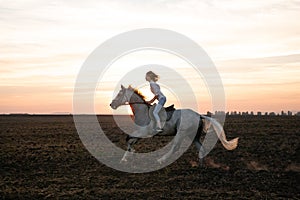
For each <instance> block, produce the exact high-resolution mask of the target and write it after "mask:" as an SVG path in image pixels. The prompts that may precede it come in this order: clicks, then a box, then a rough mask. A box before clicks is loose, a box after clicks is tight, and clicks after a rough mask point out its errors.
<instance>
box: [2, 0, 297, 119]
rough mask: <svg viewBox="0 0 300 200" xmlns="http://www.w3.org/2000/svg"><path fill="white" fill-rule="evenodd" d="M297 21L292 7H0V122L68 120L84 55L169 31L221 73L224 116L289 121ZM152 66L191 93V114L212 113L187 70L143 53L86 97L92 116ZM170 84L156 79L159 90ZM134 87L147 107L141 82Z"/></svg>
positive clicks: (234, 3)
mask: <svg viewBox="0 0 300 200" xmlns="http://www.w3.org/2000/svg"><path fill="white" fill-rule="evenodd" d="M299 11H300V2H299V1H293V0H290V1H288V0H285V1H284V0H265V1H261V0H251V1H250V0H249V1H238V0H226V1H223V0H212V1H210V0H204V1H198V0H173V1H171V0H170V1H167V0H153V1H139V0H107V1H96V0H92V1H89V0H87V1H77V0H75V1H65V0H57V1H40V0H27V1H15V0H4V1H1V4H0V30H1V36H0V95H1V96H0V114H1V113H72V98H73V88H74V83H75V80H76V76H77V74H78V72H79V70H80V67H81V66H82V64H83V63H84V61H85V60H86V58H87V57H88V55H89V54H90V53H91V52H92V51H93V50H94V49H95V48H96V47H97V46H99V45H100V44H101V43H102V42H104V41H106V40H107V39H109V38H111V37H113V36H115V35H118V34H120V33H122V32H125V31H130V30H133V29H138V28H162V29H169V30H173V31H176V32H179V33H181V34H184V35H185V36H187V37H189V38H190V39H192V40H194V41H195V42H197V43H198V44H199V45H200V46H201V47H202V48H203V49H204V50H205V51H206V52H207V53H208V55H209V56H210V57H211V59H212V60H213V61H214V63H215V65H216V67H217V69H218V71H219V73H220V76H221V78H222V81H223V85H224V90H225V95H226V111H234V110H236V111H254V112H257V111H262V112H266V111H268V112H271V111H274V112H280V111H281V110H284V111H288V110H290V111H293V112H298V111H300V78H299V77H300V23H299V19H300V12H299ZM152 63H156V64H164V65H168V66H170V67H174V69H176V70H177V71H178V72H179V73H181V74H182V76H184V77H185V78H186V79H188V80H189V81H190V83H191V84H195V83H198V84H199V86H197V87H195V88H193V89H195V95H196V96H197V98H198V101H199V105H198V111H199V112H201V113H205V112H206V111H207V110H210V109H211V107H210V98H209V93H208V91H207V89H206V88H205V84H203V80H200V79H201V78H200V77H199V76H197V75H195V73H193V70H192V69H191V68H189V66H187V64H186V63H184V62H182V61H181V60H180V59H179V58H176V57H175V56H173V55H166V54H165V53H162V52H153V51H142V52H136V53H133V54H132V55H128V56H127V57H124V58H122V59H120V60H119V61H117V62H116V63H114V64H113V65H112V67H111V68H110V70H109V71H107V74H106V75H105V76H104V77H103V80H102V83H103V84H102V85H103V87H102V88H98V90H97V91H96V94H95V99H96V101H95V102H96V104H95V109H96V112H97V113H101V114H111V113H112V110H111V108H110V107H109V103H110V102H111V99H112V97H113V94H114V90H116V88H117V89H119V87H120V84H118V82H119V80H120V78H122V75H124V73H126V72H127V71H130V70H132V69H133V68H134V67H137V66H141V65H147V64H152ZM157 73H158V74H163V73H164V72H163V71H162V72H159V71H158V72H157ZM139 78H141V79H144V77H139ZM171 79H172V77H167V76H161V82H162V83H163V82H168V80H169V82H170V80H171ZM124 84H125V85H126V86H127V85H128V84H130V83H124ZM133 86H135V85H133ZM136 87H137V86H136ZM139 87H141V89H142V90H143V91H144V92H145V94H146V96H147V98H151V97H152V96H151V93H149V91H148V85H147V83H146V82H145V85H143V86H139ZM170 87H171V86H170ZM172 87H174V86H172ZM162 90H163V92H164V93H166V94H167V96H168V102H167V104H171V103H175V104H176V106H177V107H178V106H180V105H181V104H182V103H180V102H178V100H177V99H176V95H179V94H172V92H171V91H170V90H168V87H167V86H166V87H162ZM187 101H188V99H187ZM125 109H126V108H125Z"/></svg>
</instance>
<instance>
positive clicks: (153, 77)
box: [146, 71, 167, 133]
mask: <svg viewBox="0 0 300 200" xmlns="http://www.w3.org/2000/svg"><path fill="white" fill-rule="evenodd" d="M158 78H159V76H158V75H157V74H155V73H154V72H152V71H149V72H147V73H146V81H148V82H149V83H150V89H151V92H152V93H153V94H154V95H155V96H154V98H153V99H151V100H150V101H148V103H150V104H151V103H153V102H154V101H155V100H156V99H157V100H158V104H157V105H156V107H155V108H154V110H153V115H154V118H155V120H156V129H155V132H156V133H160V132H162V131H163V129H162V127H161V123H160V118H159V115H158V113H159V111H160V109H161V108H162V107H163V106H164V104H165V103H166V100H167V99H166V97H165V95H164V94H163V93H162V92H161V91H160V86H159V85H158V84H157V81H158Z"/></svg>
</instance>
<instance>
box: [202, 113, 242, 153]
mask: <svg viewBox="0 0 300 200" xmlns="http://www.w3.org/2000/svg"><path fill="white" fill-rule="evenodd" d="M202 117H203V118H204V120H205V122H204V126H203V128H204V131H207V130H208V128H209V127H210V126H211V125H212V126H213V128H214V130H215V132H216V134H217V136H218V138H219V139H220V141H221V143H222V145H223V146H224V147H225V149H227V150H233V149H235V148H236V147H237V145H238V140H239V138H238V137H237V138H234V139H232V140H230V141H227V139H226V135H225V132H224V130H223V127H222V125H221V124H220V123H219V122H217V121H216V120H215V119H213V118H211V117H206V116H202Z"/></svg>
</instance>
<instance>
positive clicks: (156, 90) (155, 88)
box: [150, 81, 165, 100]
mask: <svg viewBox="0 0 300 200" xmlns="http://www.w3.org/2000/svg"><path fill="white" fill-rule="evenodd" d="M150 90H151V92H152V93H153V94H154V95H155V96H158V97H157V99H158V100H159V99H160V98H161V97H165V95H164V94H163V93H162V92H161V91H160V86H159V85H158V84H157V83H156V82H154V81H150Z"/></svg>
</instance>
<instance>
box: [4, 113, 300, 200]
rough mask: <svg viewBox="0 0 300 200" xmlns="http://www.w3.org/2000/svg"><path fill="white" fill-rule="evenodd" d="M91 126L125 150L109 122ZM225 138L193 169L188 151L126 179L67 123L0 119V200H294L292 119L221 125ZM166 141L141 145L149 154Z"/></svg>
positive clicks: (296, 123) (297, 124)
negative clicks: (227, 142)
mask: <svg viewBox="0 0 300 200" xmlns="http://www.w3.org/2000/svg"><path fill="white" fill-rule="evenodd" d="M99 121H100V123H101V125H102V127H104V130H105V132H106V134H107V136H108V137H109V138H110V139H111V140H112V141H113V142H114V143H116V144H118V146H120V147H122V148H125V141H124V140H125V137H126V135H125V134H124V133H122V131H120V130H119V129H118V128H117V127H116V125H115V124H114V122H113V120H112V118H111V117H110V116H100V117H99ZM224 129H225V131H226V134H227V138H228V139H231V138H234V137H239V138H240V142H239V145H238V148H237V149H235V150H234V151H226V150H225V149H224V148H223V147H222V145H221V144H220V142H218V144H217V145H216V146H215V148H214V149H213V150H212V151H211V152H210V154H209V156H208V157H207V158H206V162H205V166H204V167H200V166H199V165H198V161H197V152H196V148H195V147H194V146H191V147H190V149H189V150H188V151H187V152H185V153H184V155H183V156H182V157H180V158H179V159H178V160H177V161H176V162H174V163H173V164H171V165H169V166H167V167H166V168H163V169H161V170H159V171H155V172H150V173H145V174H129V173H124V172H119V171H116V170H114V169H111V168H109V167H107V166H105V165H103V164H101V163H100V162H98V161H97V160H96V159H95V158H94V157H93V156H92V155H90V153H89V152H88V151H87V150H86V149H85V148H84V146H83V144H82V143H81V141H80V139H79V137H78V134H77V132H76V129H75V126H74V123H73V118H72V116H0V158H1V159H0V174H1V176H0V198H1V199H12V198H13V199H15V198H26V199H37V198H74V199H75V198H76V199H77V198H88V199H109V198H114V199H146V198H147V199H158V198H162V199H164V198H180V199H182V198H190V199H191V198H192V199H194V198H206V199H217V198H218V199H220V198H221V199H232V198H235V199H274V198H277V199H278V198H282V199H285V198H291V199H299V198H300V194H299V191H300V183H299V180H300V177H299V173H300V158H299V155H300V152H299V151H300V148H299V144H300V137H299V135H300V117H296V116H291V117H289V116H282V117H280V116H274V117H270V116H269V117H263V116H261V117H260V116H253V117H250V116H249V117H242V116H241V117H232V116H229V117H227V118H226V123H225V126H224ZM171 139H172V137H154V138H150V139H143V140H141V141H140V142H139V143H138V144H137V145H136V149H137V151H151V150H153V149H155V146H157V145H158V146H163V145H165V144H166V143H167V142H169V141H170V140H171Z"/></svg>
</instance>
